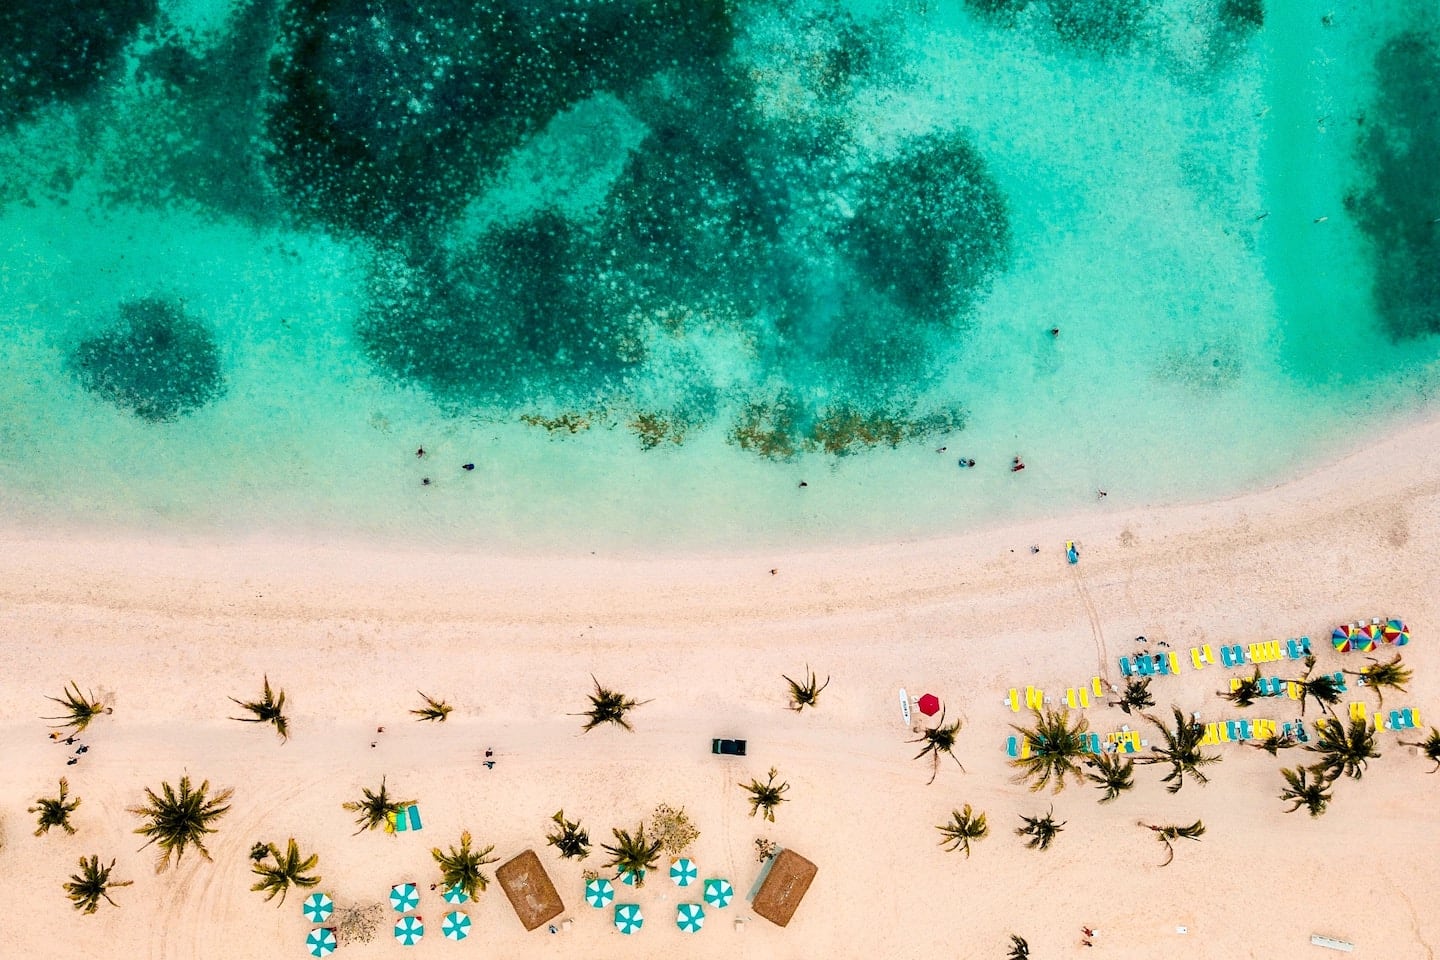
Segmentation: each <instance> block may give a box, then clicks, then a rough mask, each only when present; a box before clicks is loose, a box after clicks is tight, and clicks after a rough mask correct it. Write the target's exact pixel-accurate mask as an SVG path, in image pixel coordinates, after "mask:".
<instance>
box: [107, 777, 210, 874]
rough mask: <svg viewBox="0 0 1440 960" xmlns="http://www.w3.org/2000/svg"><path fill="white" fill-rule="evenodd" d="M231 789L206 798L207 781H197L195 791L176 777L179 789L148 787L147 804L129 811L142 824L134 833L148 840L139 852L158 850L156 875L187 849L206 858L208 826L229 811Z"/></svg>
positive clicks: (186, 780) (146, 790) (187, 782)
mask: <svg viewBox="0 0 1440 960" xmlns="http://www.w3.org/2000/svg"><path fill="white" fill-rule="evenodd" d="M234 792H235V791H234V790H221V791H219V792H218V793H216V794H215V795H214V796H210V795H209V793H210V781H209V780H205V781H203V782H201V784H200V788H199V789H198V790H196V789H192V788H191V786H190V777H189V776H188V775H187V776H183V777H181V778H180V789H179V790H176V789H175V788H174V787H172V786H170V784H169V783H161V784H160V793H158V794H157V793H156V792H155V791H154V790H151V789H150V788H149V787H146V788H145V796H146V797H147V798H148V799H149V802H148V803H147V804H145V805H144V806H140V807H131V808H130V812H131V813H133V814H135V815H136V816H138V817H140V818H141V819H142V820H144V821H145V822H144V823H142V824H141V825H140V826H139V827H136V828H135V832H136V833H138V834H142V835H143V836H146V837H149V839H148V840H146V841H145V843H144V844H142V845H141V847H140V849H141V850H144V849H145V848H146V847H148V846H150V844H152V843H153V844H155V845H156V846H157V847H158V848H159V850H160V859H159V861H158V862H157V863H156V864H155V870H156V872H157V873H158V872H160V871H162V870H164V869H166V868H167V867H169V866H170V858H171V857H172V856H173V857H174V858H175V862H176V863H179V862H180V860H181V859H182V858H183V857H184V856H185V851H186V850H187V849H189V848H190V847H194V848H195V850H196V851H197V852H198V853H199V854H200V856H202V857H204V858H205V859H206V860H209V859H210V851H208V850H206V849H205V837H206V835H207V834H211V833H214V832H215V827H213V826H212V824H213V823H214V822H215V821H216V820H218V819H220V818H221V817H223V816H224V815H225V814H226V813H228V812H229V811H230V804H229V800H230V797H231V795H232V794H234Z"/></svg>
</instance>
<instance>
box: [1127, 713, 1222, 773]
mask: <svg viewBox="0 0 1440 960" xmlns="http://www.w3.org/2000/svg"><path fill="white" fill-rule="evenodd" d="M1170 709H1171V710H1173V711H1174V712H1175V729H1174V730H1171V729H1170V728H1169V727H1167V726H1165V724H1164V723H1162V722H1160V721H1159V720H1156V719H1155V718H1154V717H1152V716H1150V715H1149V714H1148V713H1147V714H1145V715H1144V716H1145V719H1146V720H1149V721H1150V722H1151V723H1153V724H1155V726H1156V727H1158V728H1159V730H1160V736H1162V737H1164V738H1165V745H1164V746H1163V747H1156V748H1155V749H1154V751H1153V752H1152V753H1151V755H1150V756H1147V757H1141V758H1140V760H1139V761H1138V762H1139V763H1168V764H1170V772H1169V773H1167V774H1166V775H1165V776H1163V777H1161V778H1160V782H1161V783H1168V784H1170V785H1169V786H1168V787H1166V788H1165V789H1166V790H1167V791H1169V792H1170V793H1177V792H1178V791H1179V790H1180V788H1181V787H1183V786H1184V785H1185V775H1186V774H1187V773H1188V774H1189V775H1190V776H1192V777H1194V778H1195V780H1196V782H1198V783H1202V784H1203V783H1209V782H1210V781H1209V778H1208V777H1206V776H1205V774H1204V773H1203V772H1202V771H1201V769H1200V768H1201V767H1203V766H1206V765H1208V764H1212V763H1219V762H1220V757H1219V756H1218V755H1217V754H1213V753H1205V752H1204V751H1203V750H1201V749H1200V741H1201V740H1202V739H1204V737H1205V727H1204V725H1203V724H1201V723H1200V721H1198V720H1190V719H1186V717H1185V714H1183V713H1181V712H1180V708H1179V707H1171V708H1170Z"/></svg>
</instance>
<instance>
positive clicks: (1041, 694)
mask: <svg viewBox="0 0 1440 960" xmlns="http://www.w3.org/2000/svg"><path fill="white" fill-rule="evenodd" d="M1025 706H1027V707H1029V708H1030V709H1031V710H1039V709H1040V708H1041V707H1043V706H1045V691H1044V690H1041V689H1040V688H1039V687H1026V688H1025Z"/></svg>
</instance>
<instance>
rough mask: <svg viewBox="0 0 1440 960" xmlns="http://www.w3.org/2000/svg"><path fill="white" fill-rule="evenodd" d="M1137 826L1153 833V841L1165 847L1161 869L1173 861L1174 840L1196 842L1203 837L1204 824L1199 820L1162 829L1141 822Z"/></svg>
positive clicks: (1170, 825)
mask: <svg viewBox="0 0 1440 960" xmlns="http://www.w3.org/2000/svg"><path fill="white" fill-rule="evenodd" d="M1139 825H1140V826H1142V827H1145V828H1147V829H1149V830H1153V831H1155V839H1157V840H1159V841H1160V842H1161V843H1163V844H1164V845H1165V852H1166V854H1167V856H1166V857H1165V862H1164V863H1162V864H1160V866H1162V867H1168V866H1170V864H1171V862H1172V861H1174V859H1175V841H1176V840H1194V841H1197V842H1198V841H1199V840H1200V838H1201V837H1203V836H1204V835H1205V824H1204V822H1202V821H1200V820H1196V821H1195V822H1194V823H1191V824H1173V823H1172V824H1169V825H1168V826H1163V827H1162V826H1158V825H1156V824H1153V823H1146V822H1144V821H1143V820H1141V821H1139Z"/></svg>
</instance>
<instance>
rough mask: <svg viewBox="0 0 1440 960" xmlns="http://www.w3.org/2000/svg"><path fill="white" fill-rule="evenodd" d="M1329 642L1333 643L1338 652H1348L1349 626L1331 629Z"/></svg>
mask: <svg viewBox="0 0 1440 960" xmlns="http://www.w3.org/2000/svg"><path fill="white" fill-rule="evenodd" d="M1330 642H1331V643H1333V644H1334V645H1335V649H1336V650H1337V651H1338V652H1340V653H1349V652H1350V628H1349V627H1336V628H1335V629H1334V630H1332V631H1331V632H1330Z"/></svg>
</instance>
